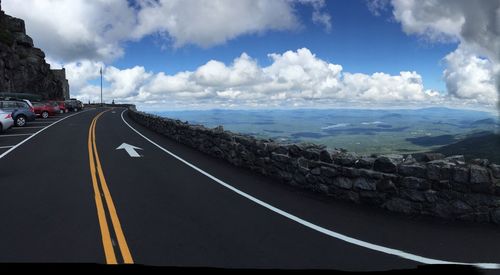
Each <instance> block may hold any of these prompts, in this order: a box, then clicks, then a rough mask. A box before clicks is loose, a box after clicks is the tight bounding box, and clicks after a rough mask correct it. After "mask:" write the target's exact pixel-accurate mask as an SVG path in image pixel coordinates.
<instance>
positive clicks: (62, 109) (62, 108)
mask: <svg viewBox="0 0 500 275" xmlns="http://www.w3.org/2000/svg"><path fill="white" fill-rule="evenodd" d="M57 104H59V110H60V113H61V114H64V113H67V112H68V109H67V108H66V104H65V103H64V101H57Z"/></svg>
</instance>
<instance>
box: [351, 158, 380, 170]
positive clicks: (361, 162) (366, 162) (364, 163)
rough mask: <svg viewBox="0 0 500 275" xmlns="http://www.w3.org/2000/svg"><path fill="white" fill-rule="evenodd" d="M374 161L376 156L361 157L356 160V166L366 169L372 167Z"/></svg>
mask: <svg viewBox="0 0 500 275" xmlns="http://www.w3.org/2000/svg"><path fill="white" fill-rule="evenodd" d="M374 163H375V158H371V157H363V158H360V159H358V160H356V161H354V167H356V168H364V169H372V168H373V164H374Z"/></svg>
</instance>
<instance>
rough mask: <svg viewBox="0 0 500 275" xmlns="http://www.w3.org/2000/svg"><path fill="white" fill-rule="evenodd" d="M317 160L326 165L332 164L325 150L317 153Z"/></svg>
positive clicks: (328, 153)
mask: <svg viewBox="0 0 500 275" xmlns="http://www.w3.org/2000/svg"><path fill="white" fill-rule="evenodd" d="M319 160H320V161H322V162H326V163H333V159H332V156H331V155H330V152H328V151H327V150H322V151H321V152H319Z"/></svg>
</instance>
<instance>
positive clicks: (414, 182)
mask: <svg viewBox="0 0 500 275" xmlns="http://www.w3.org/2000/svg"><path fill="white" fill-rule="evenodd" d="M401 187H404V188H407V189H414V190H428V189H430V188H431V184H430V182H428V181H427V180H424V179H421V178H415V177H405V178H403V180H402V181H401Z"/></svg>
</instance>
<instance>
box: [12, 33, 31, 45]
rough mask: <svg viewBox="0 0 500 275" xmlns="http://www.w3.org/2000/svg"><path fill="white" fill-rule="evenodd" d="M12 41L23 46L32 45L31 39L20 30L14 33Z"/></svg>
mask: <svg viewBox="0 0 500 275" xmlns="http://www.w3.org/2000/svg"><path fill="white" fill-rule="evenodd" d="M14 41H15V42H16V43H17V44H18V45H21V46H24V47H33V39H31V37H29V36H27V35H26V34H24V33H22V32H16V33H14Z"/></svg>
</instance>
